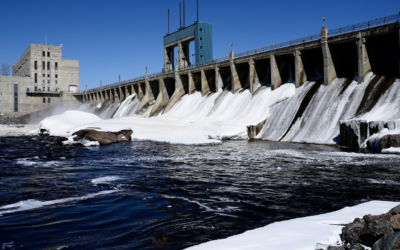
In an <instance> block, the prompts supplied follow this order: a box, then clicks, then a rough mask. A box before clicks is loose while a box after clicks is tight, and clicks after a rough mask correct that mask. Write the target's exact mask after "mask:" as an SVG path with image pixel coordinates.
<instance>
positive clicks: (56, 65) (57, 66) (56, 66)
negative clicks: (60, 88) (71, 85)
mask: <svg viewBox="0 0 400 250" xmlns="http://www.w3.org/2000/svg"><path fill="white" fill-rule="evenodd" d="M55 66H56V70H58V62H56V65H55Z"/></svg>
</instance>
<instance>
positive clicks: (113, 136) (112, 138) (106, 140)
mask: <svg viewBox="0 0 400 250" xmlns="http://www.w3.org/2000/svg"><path fill="white" fill-rule="evenodd" d="M97 129H100V128H97ZM131 134H133V131H132V130H121V131H118V132H106V131H97V130H95V129H82V130H79V131H76V132H74V133H73V134H72V135H73V136H74V139H73V140H74V141H79V140H81V139H83V138H86V139H87V140H89V141H97V142H99V144H100V145H108V144H111V143H117V142H127V141H130V140H131Z"/></svg>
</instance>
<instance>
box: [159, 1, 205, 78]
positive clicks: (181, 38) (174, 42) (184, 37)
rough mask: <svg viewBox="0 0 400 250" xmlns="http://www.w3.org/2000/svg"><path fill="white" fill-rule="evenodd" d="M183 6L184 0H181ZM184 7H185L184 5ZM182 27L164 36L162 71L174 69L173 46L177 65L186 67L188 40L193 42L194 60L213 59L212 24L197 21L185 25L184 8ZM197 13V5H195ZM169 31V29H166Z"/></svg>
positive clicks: (188, 58)
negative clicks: (176, 50) (176, 49)
mask: <svg viewBox="0 0 400 250" xmlns="http://www.w3.org/2000/svg"><path fill="white" fill-rule="evenodd" d="M183 4H184V5H183V6H185V1H184V2H183ZM179 8H180V7H179ZM184 8H185V7H184ZM183 13H184V14H183V20H184V21H183V27H181V28H179V29H178V31H176V32H174V33H171V34H169V33H168V34H167V35H166V36H164V71H166V72H168V71H171V70H174V69H175V58H174V57H175V55H174V48H175V47H178V55H177V56H178V67H179V68H180V69H183V68H188V67H189V66H191V63H190V56H191V54H190V51H189V44H190V42H192V41H194V42H195V52H194V53H195V62H196V63H200V62H204V61H207V60H212V59H213V47H212V25H211V24H210V23H207V22H199V21H198V14H197V21H196V22H195V23H194V24H192V25H190V26H187V27H185V9H184V12H183ZM197 13H198V7H197ZM168 30H169V10H168ZM168 32H169V31H168Z"/></svg>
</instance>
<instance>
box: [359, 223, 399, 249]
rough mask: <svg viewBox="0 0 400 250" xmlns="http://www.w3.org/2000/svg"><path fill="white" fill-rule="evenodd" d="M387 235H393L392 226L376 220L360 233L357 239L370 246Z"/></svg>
mask: <svg viewBox="0 0 400 250" xmlns="http://www.w3.org/2000/svg"><path fill="white" fill-rule="evenodd" d="M387 233H393V227H392V224H390V222H389V221H379V220H376V221H374V222H372V223H370V224H368V225H367V226H366V227H364V228H363V229H362V230H361V231H360V234H359V239H360V240H361V242H362V243H364V244H366V245H368V246H372V245H374V243H375V242H376V241H377V240H379V239H380V238H381V237H382V235H384V234H387Z"/></svg>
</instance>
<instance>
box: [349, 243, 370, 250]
mask: <svg viewBox="0 0 400 250" xmlns="http://www.w3.org/2000/svg"><path fill="white" fill-rule="evenodd" d="M344 249H345V250H365V248H364V247H363V246H361V245H360V244H355V245H352V246H345V247H344Z"/></svg>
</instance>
